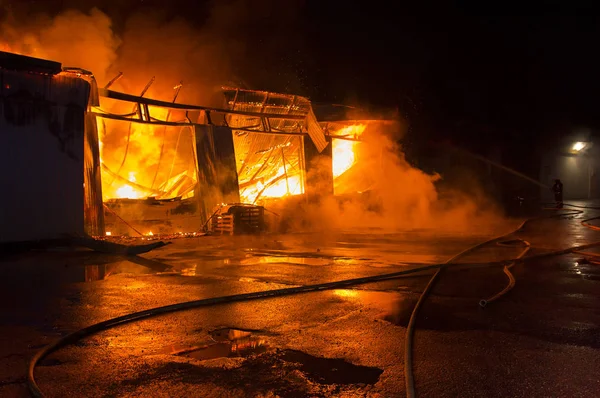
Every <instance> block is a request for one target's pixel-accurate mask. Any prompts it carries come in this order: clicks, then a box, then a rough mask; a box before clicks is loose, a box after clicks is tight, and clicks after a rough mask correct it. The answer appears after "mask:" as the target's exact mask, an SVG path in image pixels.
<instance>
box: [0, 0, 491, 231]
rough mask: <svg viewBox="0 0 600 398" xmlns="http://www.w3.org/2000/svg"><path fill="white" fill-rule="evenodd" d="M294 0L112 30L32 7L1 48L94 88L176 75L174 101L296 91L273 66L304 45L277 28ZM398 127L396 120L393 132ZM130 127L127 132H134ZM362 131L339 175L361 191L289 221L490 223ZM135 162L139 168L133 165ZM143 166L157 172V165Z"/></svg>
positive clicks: (294, 80) (9, 23) (159, 18)
mask: <svg viewBox="0 0 600 398" xmlns="http://www.w3.org/2000/svg"><path fill="white" fill-rule="evenodd" d="M293 3H294V6H291V7H288V6H286V7H278V2H276V1H260V2H250V1H245V0H240V1H233V2H225V3H224V4H223V5H221V3H219V5H213V8H212V9H211V11H210V12H209V17H208V20H206V21H205V22H204V24H203V25H202V28H201V29H199V28H197V27H196V25H192V24H190V22H189V21H187V20H184V19H181V18H167V17H165V16H164V14H161V13H158V12H152V11H147V12H136V13H135V14H133V15H131V16H129V17H128V18H127V19H126V21H125V23H124V24H123V27H122V29H120V30H119V32H118V33H117V32H115V30H114V27H113V24H112V22H111V19H110V18H109V16H107V15H106V14H105V13H103V12H102V11H100V10H98V9H96V8H92V9H91V10H89V11H87V12H83V11H75V10H68V11H64V12H62V13H60V14H58V15H57V16H55V17H50V16H48V15H41V14H40V15H33V16H32V15H30V16H28V18H27V19H26V20H17V19H16V18H6V19H5V20H3V21H1V22H0V27H1V28H2V30H1V33H0V49H1V50H8V51H13V52H18V53H22V54H26V55H31V56H35V57H41V58H47V59H52V60H56V61H59V62H61V63H62V64H63V65H64V66H73V67H81V68H84V69H88V70H90V71H92V72H93V73H94V75H95V77H96V80H97V82H98V84H99V86H103V85H104V84H106V82H108V81H109V80H110V79H111V78H112V77H114V76H116V75H117V73H119V72H123V74H124V75H123V78H121V79H120V80H118V81H117V82H116V83H115V85H114V86H113V87H112V88H113V89H115V90H118V91H123V92H127V93H132V94H139V93H141V91H142V89H143V88H144V87H145V86H146V85H147V84H148V82H149V81H150V79H151V78H152V77H155V78H156V79H155V81H154V83H153V84H152V85H151V86H150V89H149V90H148V92H147V93H146V96H147V97H152V98H157V99H162V100H167V101H172V100H173V98H174V95H175V93H176V91H175V90H174V87H175V86H176V85H178V83H179V82H180V81H182V82H183V87H182V89H181V92H180V95H179V97H178V102H186V103H197V104H202V105H213V106H220V105H222V94H221V93H220V91H219V88H220V86H221V85H223V84H228V83H232V84H243V82H248V81H250V82H253V83H255V84H259V86H254V87H250V88H256V89H266V90H273V91H292V92H293V93H294V94H302V92H297V91H295V90H301V89H302V87H303V84H304V82H303V81H302V78H301V77H299V76H298V75H299V74H297V75H296V76H294V74H293V73H291V74H290V70H292V69H293V68H287V69H286V68H282V70H283V72H282V73H279V72H277V68H278V67H283V66H285V65H286V63H288V64H289V63H294V62H296V61H297V59H296V58H293V57H292V56H291V55H290V54H295V55H294V57H301V54H302V53H303V52H302V51H301V49H302V46H303V44H302V41H301V40H298V39H296V38H294V37H291V36H287V37H285V38H282V37H281V35H280V34H279V33H280V32H282V31H283V30H285V29H288V30H289V29H293V26H294V25H297V24H298V23H299V22H298V18H297V15H296V14H297V10H298V6H297V4H296V3H297V2H296V1H294V2H293ZM275 11H276V12H275ZM267 16H268V17H269V18H266V17H267ZM265 19H266V20H268V21H269V22H268V23H267V22H265V21H263V20H265ZM263 22H264V23H263ZM298 54H300V55H298ZM273 60H278V61H279V63H277V62H273ZM308 62H310V61H308ZM232 80H234V81H233V82H232ZM348 83H349V84H351V83H352V82H348ZM107 110H115V109H111V108H109V109H107ZM127 111H131V110H127ZM163 116H164V115H163ZM363 116H364V115H363ZM363 116H360V117H357V116H355V115H354V118H355V119H360V118H363ZM402 128H403V126H402V125H399V126H398V125H397V126H395V127H394V129H395V130H393V132H396V133H397V132H398V131H401V130H402ZM102 134H104V136H103V137H102V140H103V145H105V146H106V147H109V146H113V147H116V148H121V147H123V146H124V145H125V138H124V137H126V136H127V134H126V132H125V133H124V131H123V130H122V129H117V128H115V129H111V130H110V131H108V130H107V131H103V132H102ZM148 134H149V135H151V136H156V137H159V138H160V137H164V136H168V137H170V138H169V139H171V140H175V141H176V139H175V138H173V137H177V134H170V133H167V131H166V130H165V131H162V130H160V131H152V132H151V133H145V135H144V137H147V136H148ZM131 135H132V136H133V138H135V131H134V132H133V133H132V134H131ZM364 138H365V142H364V143H362V144H361V145H360V149H359V151H358V154H357V156H358V157H359V161H358V162H357V164H356V166H355V167H353V171H352V173H353V174H352V175H353V176H355V177H353V178H348V181H354V182H356V181H357V180H361V179H362V180H364V181H362V182H361V184H363V186H364V190H365V192H364V193H363V194H360V195H359V196H358V197H357V196H353V197H347V198H345V199H343V200H340V199H339V198H338V199H334V198H332V197H323V198H320V199H319V200H318V201H317V202H308V203H306V202H303V203H301V204H299V206H300V207H299V209H294V211H293V216H291V215H289V217H288V215H285V214H283V216H284V218H287V221H289V223H290V225H291V226H292V227H293V228H294V229H303V228H312V229H331V228H341V229H348V228H357V227H364V228H371V227H378V228H388V229H398V228H402V229H414V228H438V229H444V230H447V231H460V232H464V231H467V230H469V229H471V230H472V228H473V225H480V226H482V227H484V226H489V225H492V224H495V223H496V222H497V221H498V220H499V219H500V217H499V216H498V215H497V214H498V212H497V211H496V210H495V209H494V206H493V205H492V204H491V202H490V201H489V200H488V199H487V198H485V197H484V196H483V195H482V194H480V193H478V190H477V189H471V190H470V191H471V193H470V194H469V195H467V194H465V193H463V192H462V191H457V190H454V191H450V192H446V193H445V194H444V196H443V197H442V196H441V195H440V192H438V189H437V187H436V183H437V182H438V180H439V178H440V176H438V175H429V174H426V173H424V172H422V171H421V170H419V169H417V168H415V167H413V166H411V165H410V164H409V163H408V162H407V161H406V159H405V158H404V155H403V153H402V149H401V148H400V147H399V146H398V144H397V138H398V137H396V136H393V134H390V131H385V130H381V129H380V130H378V129H375V130H374V131H370V132H369V134H365V137H364ZM175 141H174V142H170V141H168V142H166V145H165V144H164V143H163V144H162V148H163V149H164V148H165V147H166V148H167V149H166V151H167V153H174V151H175V150H176V149H177V143H176V142H175ZM132 142H133V143H132V145H131V148H130V151H131V152H130V154H136V153H138V152H139V153H138V155H139V157H140V158H143V159H146V160H148V159H150V158H149V156H145V155H144V154H143V153H142V152H141V151H142V149H144V148H145V149H148V148H151V146H149V144H148V143H146V142H144V141H143V140H141V141H140V143H139V145H138V147H139V148H138V147H136V145H135V140H133V141H132ZM136 148H137V150H138V152H136ZM173 148H174V149H173ZM163 149H160V148H159V147H156V148H154V149H153V150H152V151H151V152H152V153H153V154H154V155H153V156H156V153H161V152H162V151H163ZM168 151H171V152H168ZM122 152H123V151H119V152H118V153H115V154H113V156H114V159H112V164H109V166H111V167H113V166H114V167H113V168H115V169H118V165H119V164H120V162H121V160H120V159H121V156H122ZM146 152H148V151H146ZM142 155H144V156H142ZM165 156H166V155H165ZM172 156H174V155H169V156H168V157H169V158H170V157H172ZM104 160H105V161H107V159H106V157H105V159H104ZM109 163H110V162H109ZM167 164H169V162H167ZM130 166H132V165H130ZM185 167H187V166H186V165H185V164H184V165H182V166H181V169H182V170H184V169H185ZM130 168H131V167H130ZM136 168H137V169H140V167H139V165H137V166H136ZM142 168H143V169H149V168H150V166H143V167H142ZM171 168H172V166H171ZM318 169H319V168H316V169H314V168H313V171H312V172H311V173H317V174H319V170H318ZM150 174H151V175H152V176H154V179H156V171H154V172H153V173H150ZM167 174H168V175H171V172H170V171H169V172H168V173H167ZM324 174H325V175H326V174H327V173H324ZM138 182H139V180H138Z"/></svg>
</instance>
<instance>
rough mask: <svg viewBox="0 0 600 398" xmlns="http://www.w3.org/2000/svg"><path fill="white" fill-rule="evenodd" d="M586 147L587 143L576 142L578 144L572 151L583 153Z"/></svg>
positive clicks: (575, 144) (574, 145)
mask: <svg viewBox="0 0 600 398" xmlns="http://www.w3.org/2000/svg"><path fill="white" fill-rule="evenodd" d="M585 147H586V143H585V142H581V141H578V142H576V143H574V144H573V147H572V149H573V151H575V152H579V151H581V150H582V149H583V148H585Z"/></svg>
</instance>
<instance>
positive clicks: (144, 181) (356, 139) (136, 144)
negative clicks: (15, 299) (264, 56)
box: [3, 53, 378, 236]
mask: <svg viewBox="0 0 600 398" xmlns="http://www.w3.org/2000/svg"><path fill="white" fill-rule="evenodd" d="M4 54H7V53H4ZM8 56H10V57H11V59H13V60H14V59H15V57H20V56H18V55H15V54H8V55H6V56H5V58H6V57H8ZM24 58H27V59H28V60H29V62H34V61H31V60H35V59H32V58H29V57H24ZM7 59H8V58H7ZM37 61H41V60H37ZM9 64H10V62H9V63H7V62H4V64H3V65H4V66H3V68H7V67H6V65H9ZM23 65H27V62H25V63H24V64H23ZM23 65H21V66H20V67H21V69H23V68H25V70H23V72H25V73H24V74H23V75H22V76H21V77H20V78H21V79H22V80H23V81H27V80H28V79H30V80H31V79H32V78H31V71H30V70H26V69H27V67H24V66H23ZM58 65H60V64H58ZM30 66H31V65H30ZM8 69H10V66H9V67H8ZM30 69H31V67H30ZM3 73H4V74H6V73H8V72H6V73H5V72H3ZM60 73H62V74H65V73H68V74H69V76H70V77H72V78H75V79H81V80H84V81H85V82H87V84H88V85H89V87H90V89H89V92H90V94H89V100H88V104H87V107H86V109H85V112H84V114H83V115H82V118H84V119H85V123H84V124H85V126H84V127H85V131H86V136H89V138H88V139H87V140H86V142H87V146H86V147H85V148H87V149H85V151H84V156H83V157H84V160H85V163H86V165H87V166H86V169H85V170H86V172H85V174H86V184H84V186H85V191H86V192H85V194H84V196H85V197H86V203H87V205H86V210H85V212H86V224H88V225H89V224H94V227H93V228H87V229H86V230H87V231H88V233H90V234H95V235H105V234H106V235H113V236H115V235H133V236H135V235H146V236H149V235H157V234H178V233H181V234H186V233H198V232H201V231H202V230H204V229H206V228H209V227H210V226H211V225H212V224H211V222H212V221H211V220H212V219H213V218H214V217H215V216H217V217H218V218H219V220H221V219H222V217H221V213H222V211H223V208H227V209H231V206H232V204H234V205H236V206H237V207H236V208H237V209H238V210H239V209H242V210H240V211H246V213H247V214H250V213H248V211H249V210H248V211H247V209H250V208H252V206H254V207H256V206H268V205H270V204H271V203H273V202H277V203H281V202H285V201H286V200H287V199H290V198H295V199H296V200H302V199H301V198H303V197H306V196H307V195H328V194H336V195H340V194H349V193H353V192H362V191H365V190H368V189H370V183H369V179H368V174H369V173H366V172H365V170H361V167H360V164H361V157H364V156H366V155H364V154H362V153H361V147H362V146H363V142H362V140H363V138H365V137H367V136H368V132H369V129H370V128H371V126H374V125H376V124H377V123H378V121H360V120H358V121H356V120H351V121H348V120H341V121H340V120H338V121H327V122H319V121H318V120H317V117H316V116H315V113H314V111H313V108H312V105H311V102H310V101H309V100H308V99H307V98H304V97H301V96H296V95H287V94H278V93H271V92H264V91H253V90H243V89H238V88H231V87H223V88H222V93H223V107H222V108H209V107H204V106H199V105H187V104H180V103H178V102H177V97H178V94H179V91H180V90H181V89H182V85H181V84H179V85H176V86H175V87H174V88H173V100H172V101H171V102H167V101H159V100H154V99H150V98H146V97H145V93H146V91H147V90H148V88H149V87H150V86H151V85H152V83H153V82H154V78H153V79H152V80H150V82H149V83H148V84H147V86H146V87H145V88H144V90H143V91H142V93H141V94H140V95H131V94H127V93H122V92H118V91H112V90H111V89H110V86H111V85H112V83H113V82H115V81H116V80H118V79H120V78H121V77H122V74H120V75H119V76H117V77H116V78H115V79H113V80H112V81H111V82H110V83H109V84H108V85H107V86H106V87H104V88H97V87H96V82H95V80H94V77H93V75H92V74H91V73H90V72H86V71H82V70H72V69H71V70H66V69H65V68H62V69H61V71H60ZM371 155H372V154H369V155H368V156H371ZM316 159H319V160H320V161H319V168H324V170H320V175H321V177H319V181H318V184H315V182H314V181H313V180H312V179H311V177H310V175H311V174H314V169H315V166H314V164H315V160H316ZM323 165H325V166H323ZM323 171H324V172H323ZM323 175H324V176H325V177H323ZM323 187H325V188H323ZM292 205H293V204H292ZM234 207H235V206H234ZM244 209H246V210H244ZM94 212H96V213H101V214H96V215H95V216H93V214H92V213H94ZM246 213H245V214H246ZM253 214H254V213H253ZM256 214H258V213H256ZM260 214H261V215H262V214H263V213H260ZM248 217H249V216H248ZM219 222H220V221H219ZM258 229H259V230H263V229H264V228H262V227H261V228H258Z"/></svg>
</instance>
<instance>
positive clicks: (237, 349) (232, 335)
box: [168, 328, 269, 361]
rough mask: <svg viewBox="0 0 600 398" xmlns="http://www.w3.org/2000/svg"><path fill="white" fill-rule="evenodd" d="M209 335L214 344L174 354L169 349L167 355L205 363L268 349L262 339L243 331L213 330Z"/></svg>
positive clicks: (258, 352)
mask: <svg viewBox="0 0 600 398" xmlns="http://www.w3.org/2000/svg"><path fill="white" fill-rule="evenodd" d="M209 334H210V336H211V337H212V338H213V340H215V341H216V343H214V344H209V345H205V346H202V347H188V348H187V349H179V350H177V351H175V352H174V350H173V349H169V350H168V351H169V352H168V353H169V354H174V355H185V356H187V357H190V358H194V359H198V360H201V361H205V360H208V359H217V358H231V357H246V356H249V355H252V354H260V353H263V352H266V351H267V349H268V348H269V346H268V345H267V344H266V340H265V339H264V338H262V337H259V336H253V335H252V332H248V331H245V330H239V329H230V328H225V329H218V330H214V331H212V332H210V333H209Z"/></svg>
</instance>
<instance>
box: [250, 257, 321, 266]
mask: <svg viewBox="0 0 600 398" xmlns="http://www.w3.org/2000/svg"><path fill="white" fill-rule="evenodd" d="M282 263H284V264H299V265H329V264H331V259H328V258H319V257H295V256H256V257H249V258H245V259H243V260H242V261H240V264H242V265H256V264H282Z"/></svg>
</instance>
